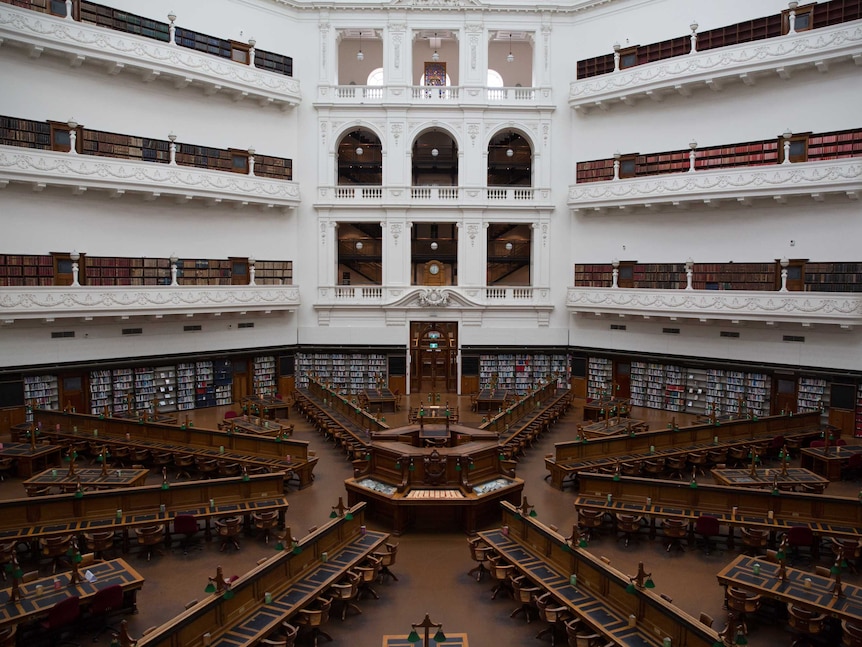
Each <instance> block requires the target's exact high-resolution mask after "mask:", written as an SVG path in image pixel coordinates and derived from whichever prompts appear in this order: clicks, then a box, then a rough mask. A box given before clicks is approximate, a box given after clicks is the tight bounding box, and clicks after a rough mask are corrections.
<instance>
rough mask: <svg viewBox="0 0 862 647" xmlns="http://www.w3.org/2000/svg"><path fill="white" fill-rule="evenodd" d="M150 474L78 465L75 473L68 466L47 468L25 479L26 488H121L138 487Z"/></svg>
mask: <svg viewBox="0 0 862 647" xmlns="http://www.w3.org/2000/svg"><path fill="white" fill-rule="evenodd" d="M149 475H150V470H148V469H132V468H128V467H123V468H120V469H115V468H112V469H107V470H102V469H101V468H98V467H76V468H75V471H74V473H72V472H71V470H69V469H68V468H60V469H53V468H52V469H47V470H45V471H44V472H40V473H39V474H36V475H35V476H32V477H30V478H28V479H27V480H26V481H24V483H23V485H24V487H25V488H27V487H28V486H40V485H41V486H44V485H49V486H60V487H61V488H63V486H73V485H76V484H77V483H80V484H81V485H82V486H83V487H84V488H85V489H89V488H97V489H103V488H121V487H138V486H140V485H144V484H145V483H146V482H147V477H148V476H149Z"/></svg>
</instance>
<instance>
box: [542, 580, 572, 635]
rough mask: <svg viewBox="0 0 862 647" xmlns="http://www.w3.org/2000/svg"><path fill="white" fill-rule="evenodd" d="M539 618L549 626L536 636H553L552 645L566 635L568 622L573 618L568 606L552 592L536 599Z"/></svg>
mask: <svg viewBox="0 0 862 647" xmlns="http://www.w3.org/2000/svg"><path fill="white" fill-rule="evenodd" d="M535 603H536V609H537V611H538V613H539V620H541V621H542V622H544V623H545V624H546V625H547V626H546V627H545V628H544V629H542V630H541V631H540V632H539V633H537V634H536V638H544V637H545V636H550V637H551V646H552V647H553V646H554V645H556V644H557V638H558V637H559V636H564V635H566V623H567V622H569V621H570V620H571V619H572V614H571V613H570V612H569V609H568V607H565V606H563V605H561V604H559V602H557V600H556V599H554V597H553V596H552V595H551V592H550V591H548V592H547V593H543V594H542V595H540V596H538V597H537V598H536V599H535Z"/></svg>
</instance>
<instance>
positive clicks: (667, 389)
mask: <svg viewBox="0 0 862 647" xmlns="http://www.w3.org/2000/svg"><path fill="white" fill-rule="evenodd" d="M664 408H665V410H666V411H685V377H684V376H683V372H682V368H680V367H679V366H672V365H667V366H665V367H664Z"/></svg>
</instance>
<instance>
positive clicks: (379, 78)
mask: <svg viewBox="0 0 862 647" xmlns="http://www.w3.org/2000/svg"><path fill="white" fill-rule="evenodd" d="M365 85H383V68H382V67H378V68H377V69H376V70H371V74H369V75H368V81H366V82H365Z"/></svg>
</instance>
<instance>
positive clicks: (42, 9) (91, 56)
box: [0, 0, 301, 110]
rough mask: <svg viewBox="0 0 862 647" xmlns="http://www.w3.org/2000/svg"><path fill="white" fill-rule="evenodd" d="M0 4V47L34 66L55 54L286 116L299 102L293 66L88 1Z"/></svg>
mask: <svg viewBox="0 0 862 647" xmlns="http://www.w3.org/2000/svg"><path fill="white" fill-rule="evenodd" d="M10 1H11V0H2V2H3V4H0V43H3V44H10V45H16V46H19V47H23V48H25V49H26V51H27V53H28V54H29V55H30V56H31V57H33V58H38V57H39V56H41V55H42V54H43V53H50V54H55V55H57V56H61V57H63V58H65V59H67V60H68V61H69V64H70V65H71V66H73V67H77V66H79V65H82V64H83V63H85V62H88V61H89V62H93V63H96V64H98V65H100V66H101V67H103V68H104V69H105V71H107V72H108V74H119V73H120V72H122V71H124V70H126V71H133V72H136V73H138V74H139V75H140V77H141V79H142V80H143V81H145V82H152V81H154V80H156V79H159V78H165V79H169V80H170V81H171V82H172V83H173V85H174V86H175V87H176V88H180V89H181V88H185V87H187V86H189V85H194V86H197V87H199V88H202V89H203V90H204V92H205V93H206V94H207V95H215V94H218V93H224V94H227V95H229V96H230V97H231V98H232V99H234V100H237V101H239V100H243V99H248V100H254V101H257V102H259V103H260V105H261V106H268V105H273V106H278V107H279V108H280V109H282V110H288V109H290V108H293V107H294V106H296V105H298V104H299V102H300V101H301V93H300V86H299V81H297V80H296V79H294V78H293V77H292V74H293V59H291V58H290V57H289V56H284V55H282V54H275V53H272V52H267V51H263V50H258V49H256V48H255V45H256V44H257V43H256V41H255V40H254V39H250V40H249V41H248V43H240V42H236V41H230V40H226V39H223V38H218V37H214V36H209V35H207V34H201V33H198V32H194V31H191V30H189V29H185V28H183V27H179V26H177V25H176V20H177V16H176V15H174V14H173V13H171V14H169V15H168V16H167V18H168V21H169V22H160V21H157V20H152V19H150V18H146V17H142V16H136V15H134V14H130V13H127V12H124V11H120V10H118V9H113V8H111V7H105V6H102V5H98V4H95V3H92V2H88V1H87V0H48V2H47V3H46V2H45V0H40V1H36V0H22V1H23V3H24V4H25V5H29V6H28V8H21V7H20V5H21V4H22V2H18V1H16V2H15V5H16V6H10V5H9V2H10Z"/></svg>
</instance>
